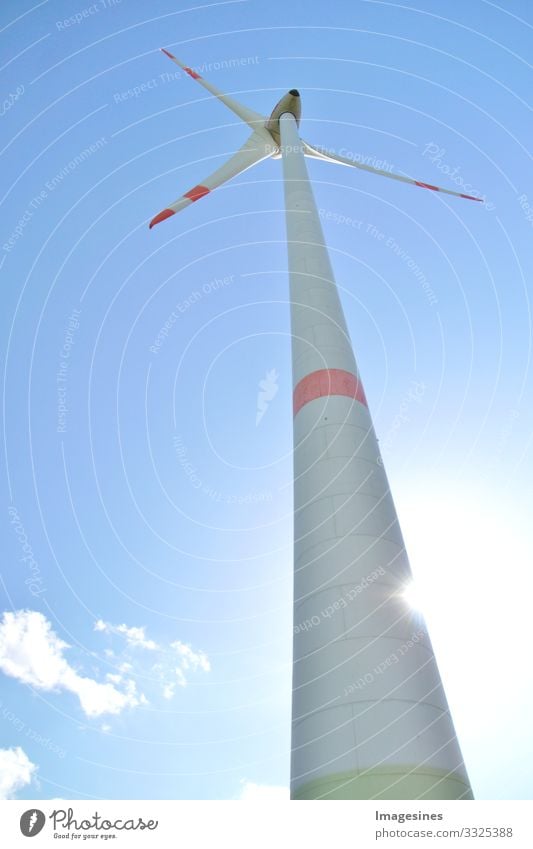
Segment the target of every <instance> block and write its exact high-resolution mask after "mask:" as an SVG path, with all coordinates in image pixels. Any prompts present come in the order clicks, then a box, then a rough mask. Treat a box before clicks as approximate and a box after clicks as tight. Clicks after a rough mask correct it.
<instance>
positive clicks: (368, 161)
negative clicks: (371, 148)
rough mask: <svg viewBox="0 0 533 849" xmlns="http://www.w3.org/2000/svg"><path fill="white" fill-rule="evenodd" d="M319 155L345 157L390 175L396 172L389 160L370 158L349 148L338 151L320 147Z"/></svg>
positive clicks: (332, 148)
mask: <svg viewBox="0 0 533 849" xmlns="http://www.w3.org/2000/svg"><path fill="white" fill-rule="evenodd" d="M318 151H319V153H324V154H326V156H327V155H331V156H343V157H344V158H345V159H349V160H350V161H351V162H354V163H357V164H358V165H368V167H369V168H376V170H377V171H387V172H388V173H389V174H390V173H392V172H393V171H394V165H393V164H392V163H391V162H389V161H388V160H387V159H377V158H376V157H375V156H368V155H367V154H366V153H360V152H359V151H355V150H349V148H347V147H341V148H339V150H337V149H336V148H334V147H323V146H322V147H320V148H318Z"/></svg>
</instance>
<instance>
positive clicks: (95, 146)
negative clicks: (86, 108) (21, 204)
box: [2, 136, 107, 253]
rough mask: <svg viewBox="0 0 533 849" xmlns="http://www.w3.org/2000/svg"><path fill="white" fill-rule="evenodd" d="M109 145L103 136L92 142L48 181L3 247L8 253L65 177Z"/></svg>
mask: <svg viewBox="0 0 533 849" xmlns="http://www.w3.org/2000/svg"><path fill="white" fill-rule="evenodd" d="M106 144H107V139H106V138H105V137H103V136H101V137H100V138H99V139H97V140H96V141H94V142H92V144H90V145H89V146H88V147H86V148H84V149H83V150H82V151H80V153H78V154H77V155H76V156H75V157H74V158H73V159H71V160H70V162H68V163H67V164H66V165H65V166H64V167H63V168H61V170H60V171H58V172H57V174H55V175H54V176H53V177H51V178H50V179H49V180H47V181H46V183H45V184H44V186H43V187H42V188H41V190H40V192H38V193H37V194H36V195H35V196H34V197H33V198H32V199H31V200H30V202H29V203H28V205H27V207H26V209H25V210H24V213H23V214H22V216H21V217H20V218H19V220H18V222H17V226H16V227H15V229H14V230H13V231H12V232H11V233H10V236H9V238H8V239H7V241H6V242H4V244H3V245H2V248H3V250H4V251H5V252H6V253H9V252H10V251H12V250H13V248H14V247H15V245H16V243H17V242H18V241H19V240H20V239H21V238H22V236H23V235H24V232H25V229H26V227H27V226H28V224H29V223H30V221H31V220H32V218H33V216H34V215H35V213H36V212H37V210H38V209H39V208H40V207H41V206H42V205H43V204H44V203H45V202H46V200H47V198H48V197H49V195H50V194H51V193H52V192H54V191H55V190H56V189H57V187H58V186H60V185H61V183H62V182H63V180H64V179H65V177H67V176H69V174H72V172H73V171H75V170H76V169H77V168H79V166H80V165H82V164H83V163H84V162H86V160H87V159H89V158H90V157H91V156H92V155H93V154H94V153H97V152H98V151H99V150H101V149H102V147H104V146H105V145H106Z"/></svg>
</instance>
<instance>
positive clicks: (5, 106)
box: [0, 83, 25, 118]
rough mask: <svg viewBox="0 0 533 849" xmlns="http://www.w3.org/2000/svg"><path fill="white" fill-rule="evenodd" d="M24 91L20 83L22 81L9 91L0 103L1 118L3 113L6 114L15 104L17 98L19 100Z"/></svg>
mask: <svg viewBox="0 0 533 849" xmlns="http://www.w3.org/2000/svg"><path fill="white" fill-rule="evenodd" d="M24 92H25V88H24V86H23V85H22V83H21V84H20V85H18V86H17V87H16V89H15V91H10V92H9V94H8V95H7V97H5V98H4V100H3V101H2V104H1V105H0V117H2V118H3V117H4V115H7V113H8V112H9V110H10V109H12V108H13V106H14V105H15V103H16V102H17V100H19V99H20V98H21V97H22V95H23V94H24Z"/></svg>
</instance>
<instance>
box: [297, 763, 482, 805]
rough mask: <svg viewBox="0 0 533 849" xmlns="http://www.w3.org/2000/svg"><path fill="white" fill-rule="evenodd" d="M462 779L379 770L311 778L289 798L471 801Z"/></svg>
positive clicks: (396, 769) (401, 769) (417, 771)
mask: <svg viewBox="0 0 533 849" xmlns="http://www.w3.org/2000/svg"><path fill="white" fill-rule="evenodd" d="M473 798H474V796H473V794H472V789H471V787H470V785H469V784H468V783H467V781H465V780H464V778H462V777H460V776H459V775H456V774H454V773H449V772H445V771H444V770H438V769H431V768H429V767H423V768H418V769H417V768H416V767H414V768H413V767H409V766H405V767H398V766H396V767H392V766H388V767H383V768H382V769H365V770H362V771H361V772H338V773H333V774H332V775H326V776H324V777H323V778H315V779H313V780H312V781H308V782H307V783H305V784H301V785H300V786H299V787H297V788H296V789H295V790H293V791H292V792H291V799H441V800H444V799H473Z"/></svg>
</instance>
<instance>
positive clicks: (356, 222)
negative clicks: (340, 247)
mask: <svg viewBox="0 0 533 849" xmlns="http://www.w3.org/2000/svg"><path fill="white" fill-rule="evenodd" d="M318 214H319V215H320V217H321V218H323V219H324V220H325V221H333V223H334V224H345V225H346V227H353V228H354V230H362V229H363V222H362V221H361V220H360V219H359V218H350V217H349V216H347V215H342V214H341V213H340V212H333V211H332V210H331V209H322V208H321V209H319V210H318Z"/></svg>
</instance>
